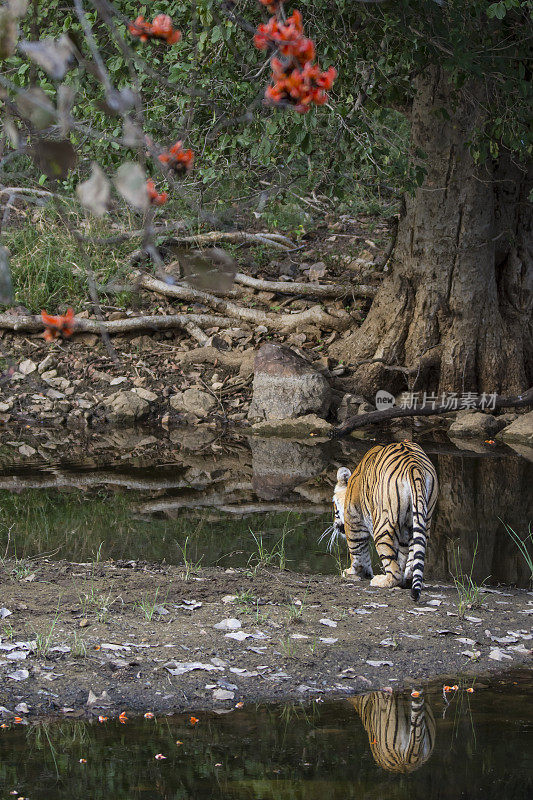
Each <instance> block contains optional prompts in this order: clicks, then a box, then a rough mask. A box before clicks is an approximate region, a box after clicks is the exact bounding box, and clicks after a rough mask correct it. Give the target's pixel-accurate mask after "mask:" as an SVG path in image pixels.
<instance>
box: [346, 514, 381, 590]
mask: <svg viewBox="0 0 533 800" xmlns="http://www.w3.org/2000/svg"><path fill="white" fill-rule="evenodd" d="M345 533H346V542H347V544H348V550H349V553H350V561H351V565H350V567H349V568H348V569H345V570H344V571H343V573H342V574H343V577H345V578H352V579H353V578H356V579H357V580H360V579H361V578H371V577H372V576H373V575H374V573H373V571H372V564H371V562H370V550H369V547H368V545H369V542H370V533H369V531H368V530H367V528H366V526H364V525H357V526H354V525H350V524H347V525H346V524H345Z"/></svg>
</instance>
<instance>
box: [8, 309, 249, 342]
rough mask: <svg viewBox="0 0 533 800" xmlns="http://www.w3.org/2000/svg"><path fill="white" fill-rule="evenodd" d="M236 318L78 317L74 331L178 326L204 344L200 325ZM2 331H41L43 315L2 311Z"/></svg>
mask: <svg viewBox="0 0 533 800" xmlns="http://www.w3.org/2000/svg"><path fill="white" fill-rule="evenodd" d="M231 325H233V321H232V320H231V319H228V318H227V317H221V316H218V315H216V314H169V315H167V316H162V315H161V316H146V317H126V318H125V319H116V320H112V321H111V322H105V321H104V322H100V321H99V320H93V319H79V318H76V319H75V327H74V333H75V334H76V333H96V334H101V333H102V330H104V331H106V333H108V334H110V335H116V334H121V333H134V332H137V331H168V330H174V329H176V328H178V329H180V330H184V331H186V332H187V333H188V334H189V335H190V336H192V337H193V338H194V339H196V340H197V341H198V342H199V344H201V345H204V344H205V343H206V341H208V337H207V336H206V334H205V333H204V332H203V331H202V330H200V328H201V327H204V328H205V327H209V328H211V327H222V328H224V327H230V326H231ZM0 330H8V331H14V332H18V331H24V332H26V333H41V332H42V331H44V324H43V321H42V318H41V317H40V316H39V315H38V314H28V315H21V316H15V315H11V314H0Z"/></svg>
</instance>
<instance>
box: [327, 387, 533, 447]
mask: <svg viewBox="0 0 533 800" xmlns="http://www.w3.org/2000/svg"><path fill="white" fill-rule="evenodd" d="M531 405H533V386H532V387H531V388H530V389H528V390H527V392H524V394H521V395H518V396H517V397H502V396H501V395H496V399H495V401H494V408H491V409H487V399H486V397H485V398H484V399H483V400H482V399H481V398H480V399H478V400H472V401H469V409H471V410H491V411H492V410H494V411H497V410H498V409H500V408H521V407H524V406H531ZM455 410H458V409H451V408H449V406H448V405H446V404H442V405H435V406H429V405H428V406H422V407H420V408H394V407H393V408H386V409H385V410H384V411H371V412H370V413H369V414H361V415H360V416H354V417H349V418H348V419H347V420H346V422H343V424H342V425H338V426H337V427H336V428H334V429H333V430H332V431H331V433H330V438H332V439H340V438H341V437H343V436H348V434H350V433H351V432H352V431H354V430H356V429H357V428H366V427H367V425H378V424H379V423H380V422H388V421H389V420H390V419H397V418H401V417H429V416H432V415H434V414H449V413H451V412H453V411H455Z"/></svg>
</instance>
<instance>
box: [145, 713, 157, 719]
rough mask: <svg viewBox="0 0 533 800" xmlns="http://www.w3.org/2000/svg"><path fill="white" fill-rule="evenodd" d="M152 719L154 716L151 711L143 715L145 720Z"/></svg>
mask: <svg viewBox="0 0 533 800" xmlns="http://www.w3.org/2000/svg"><path fill="white" fill-rule="evenodd" d="M154 717H155V714H154V713H153V711H147V712H146V714H145V715H144V718H145V719H153V718H154Z"/></svg>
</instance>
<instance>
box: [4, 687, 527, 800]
mask: <svg viewBox="0 0 533 800" xmlns="http://www.w3.org/2000/svg"><path fill="white" fill-rule="evenodd" d="M467 685H469V684H465V685H464V686H461V687H460V689H459V691H458V692H457V693H456V694H455V695H454V696H453V697H452V698H451V701H450V704H449V705H448V706H446V705H445V702H444V699H443V695H442V691H441V687H433V688H431V687H430V688H429V690H428V691H427V692H426V693H425V694H424V695H423V699H422V700H420V699H412V698H411V697H410V695H409V693H403V694H398V695H389V694H386V693H383V692H373V693H371V694H368V695H364V696H363V697H362V698H360V699H359V700H356V701H355V706H354V701H353V700H352V701H350V700H345V701H337V702H324V703H320V704H318V703H311V704H306V705H298V704H291V705H285V706H279V705H277V706H275V705H272V706H264V705H262V706H257V707H256V706H251V707H246V706H245V708H244V709H242V710H239V711H237V710H235V711H232V712H230V713H228V714H224V715H216V714H212V713H211V714H208V713H200V712H198V713H197V717H198V718H199V722H198V724H196V725H194V726H192V725H191V724H190V722H189V718H190V716H191V714H190V713H189V714H187V715H184V716H180V717H160V718H157V719H155V720H145V719H131V720H128V721H127V722H126V724H120V723H119V722H118V721H116V720H114V721H109V722H106V723H103V724H100V723H98V722H97V721H96V720H95V721H92V722H86V721H81V720H59V721H58V720H52V721H48V722H47V721H45V722H40V723H33V724H29V725H26V726H22V725H12V726H11V727H10V728H8V729H3V730H0V796H1V797H8V796H9V795H10V794H14V795H15V796H19V797H20V796H22V797H28V798H31V800H52V799H53V800H61V798H68V800H72V798H75V799H76V800H100V798H102V800H110V798H112V799H113V800H121V798H129V799H131V798H145V799H146V800H152V798H153V799H154V800H155V799H156V798H180V800H181V799H183V800H185V799H186V798H191V799H192V798H194V800H202V798H206V799H207V798H228V799H229V798H232V799H235V800H263V798H264V800H270V798H272V799H274V798H275V799H276V800H285V798H287V800H289V798H290V800H292V799H293V798H298V799H299V798H306V800H307V799H309V798H311V800H315V798H316V800H323V798H324V797H326V796H327V797H328V798H330V800H337V798H338V800H345V799H346V798H354V799H355V798H357V800H363V798H372V800H374V799H375V800H378V798H379V799H381V798H390V800H404V798H405V800H418V798H420V799H421V800H455V799H456V798H465V799H466V798H477V797H479V798H480V799H481V798H483V800H491V798H494V799H495V800H506V799H507V798H509V800H522V798H524V800H526V798H528V800H529V798H530V797H531V796H532V794H533V762H532V760H531V747H532V745H533V708H532V703H531V688H532V682H531V676H527V675H524V674H523V673H516V674H512V673H510V674H509V675H508V676H506V678H505V679H503V680H501V679H492V681H491V685H490V687H489V686H487V684H485V686H486V688H481V685H480V683H479V682H478V683H477V684H475V691H474V693H473V694H468V693H467V692H466V686H467ZM411 717H412V721H413V724H414V725H415V726H416V730H417V731H418V732H419V735H418V736H415V737H414V738H413V732H412V729H411ZM177 742H181V744H177ZM158 753H160V754H162V755H165V756H166V757H167V758H166V759H165V760H161V761H158V760H156V759H155V755H156V754H158ZM80 759H85V760H86V763H80Z"/></svg>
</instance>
